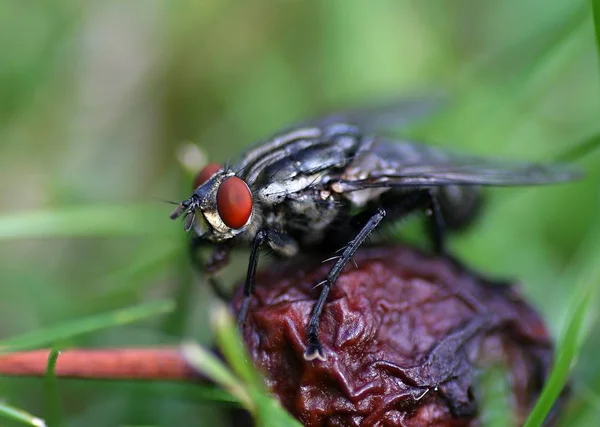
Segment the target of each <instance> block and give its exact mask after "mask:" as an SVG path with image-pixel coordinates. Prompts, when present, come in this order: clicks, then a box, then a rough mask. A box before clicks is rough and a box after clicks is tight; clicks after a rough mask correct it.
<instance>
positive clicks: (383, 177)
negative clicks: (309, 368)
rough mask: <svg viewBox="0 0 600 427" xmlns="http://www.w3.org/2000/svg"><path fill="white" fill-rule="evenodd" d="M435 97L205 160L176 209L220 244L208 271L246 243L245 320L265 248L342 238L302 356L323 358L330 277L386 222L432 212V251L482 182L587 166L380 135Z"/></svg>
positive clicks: (292, 248) (522, 181)
mask: <svg viewBox="0 0 600 427" xmlns="http://www.w3.org/2000/svg"><path fill="white" fill-rule="evenodd" d="M434 105H435V103H432V102H431V101H430V100H419V99H409V100H405V101H402V102H400V103H397V104H395V105H392V106H385V107H379V108H372V109H366V110H355V111H348V112H345V113H340V114H335V115H332V116H328V117H325V118H322V119H317V120H314V121H312V122H308V123H305V124H302V125H299V126H296V127H292V128H290V129H288V130H286V131H283V132H280V133H278V134H276V135H274V136H273V137H271V138H269V139H267V140H265V141H263V142H262V143H259V144H257V145H255V146H254V147H252V148H250V149H249V150H248V151H246V153H244V154H243V155H242V156H241V159H240V160H239V161H238V162H237V163H236V164H234V165H232V166H221V165H218V164H209V165H207V166H206V167H204V169H202V170H201V171H200V172H199V173H198V175H197V176H196V179H195V180H194V192H193V193H192V195H191V196H190V197H189V198H188V199H186V200H184V201H182V202H181V203H180V204H179V205H178V207H177V208H176V209H175V210H174V211H173V213H172V214H171V218H172V219H175V218H178V217H180V216H183V217H184V224H185V229H186V230H187V231H190V230H191V231H192V232H193V234H194V239H193V243H192V244H193V245H194V247H196V246H198V245H203V244H209V245H214V248H215V249H214V252H213V256H212V257H211V259H210V261H209V262H208V263H207V265H205V266H204V271H205V272H207V273H208V274H209V280H211V281H214V280H215V278H214V274H215V273H216V272H217V271H218V270H220V269H221V268H222V267H224V266H225V265H226V264H227V262H228V254H229V251H230V250H231V249H232V248H233V247H234V246H239V245H247V246H248V245H249V246H250V257H249V263H248V271H247V275H246V280H245V284H244V297H243V300H242V304H241V306H240V310H239V317H238V322H239V323H240V324H242V323H243V322H244V320H245V318H246V315H247V312H248V307H249V304H250V301H251V297H252V294H253V290H254V277H255V273H256V267H257V264H258V258H259V253H260V249H261V248H263V247H269V248H270V249H271V250H272V251H273V252H274V253H275V254H277V255H279V256H283V257H293V256H295V255H297V254H298V253H300V252H301V251H312V252H314V251H321V252H323V253H324V254H325V253H327V252H329V253H330V255H331V253H334V252H335V250H334V249H335V248H339V247H342V248H343V250H342V251H341V253H339V252H338V253H337V256H334V257H333V258H332V259H334V260H335V263H334V264H333V266H332V268H331V270H330V271H329V273H328V274H327V276H326V277H324V278H323V280H322V281H321V282H320V283H315V285H319V286H320V287H321V293H320V295H319V298H318V299H317V301H316V303H315V304H314V307H313V310H312V314H311V317H310V319H309V322H308V328H307V337H308V338H307V347H306V351H305V354H304V357H305V359H306V360H314V359H319V360H325V353H324V351H323V347H322V345H321V342H320V341H319V337H318V335H319V334H318V333H319V319H320V316H321V312H322V310H323V307H324V305H325V302H326V300H327V296H328V294H329V291H330V289H331V286H333V285H334V284H335V282H336V280H337V278H338V276H339V275H340V273H341V272H342V270H343V268H344V266H345V265H346V264H347V263H348V261H349V260H350V259H351V257H352V255H353V254H354V253H355V252H356V250H357V249H358V248H359V247H360V246H361V245H362V244H363V242H364V241H365V239H366V238H367V237H368V236H369V235H370V234H371V233H372V232H373V230H375V229H376V228H378V227H379V226H380V224H381V223H388V222H391V221H393V220H396V219H399V218H402V217H404V216H406V215H408V214H410V213H412V212H414V211H418V210H425V211H426V212H427V213H428V221H427V224H428V231H429V234H430V237H431V241H432V244H433V249H434V251H435V252H436V253H437V254H444V253H445V247H444V242H445V232H446V230H447V229H455V228H458V227H462V226H464V225H467V224H468V223H469V221H470V220H471V219H472V217H473V216H475V214H476V213H477V211H478V208H479V205H480V203H479V202H480V187H482V186H516V185H542V184H553V183H560V182H566V181H571V180H574V179H576V178H578V177H579V176H580V174H579V173H577V172H576V171H573V170H572V169H570V168H568V167H566V166H563V165H542V164H533V163H518V162H505V161H500V160H496V159H488V158H480V157H475V156H469V155H461V154H456V153H452V152H450V151H446V150H442V149H439V148H434V147H431V146H428V145H425V144H421V143H417V142H414V141H409V140H401V139H400V140H398V139H390V138H386V137H383V136H381V135H378V134H377V133H376V130H377V129H379V128H383V127H390V125H392V126H397V125H398V124H403V123H404V122H409V121H411V120H414V119H416V118H418V117H421V116H423V115H425V114H428V113H429V112H430V111H431V110H432V108H433V106H434Z"/></svg>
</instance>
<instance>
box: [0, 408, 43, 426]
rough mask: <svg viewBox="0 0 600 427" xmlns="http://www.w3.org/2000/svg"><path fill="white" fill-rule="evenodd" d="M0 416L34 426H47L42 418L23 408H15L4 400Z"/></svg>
mask: <svg viewBox="0 0 600 427" xmlns="http://www.w3.org/2000/svg"><path fill="white" fill-rule="evenodd" d="M0 416H2V417H4V418H6V419H9V420H13V421H17V422H20V423H23V424H27V425H30V426H34V427H46V423H45V422H44V420H42V419H41V418H38V417H36V416H33V415H31V414H29V413H27V412H25V411H23V410H21V409H17V408H14V407H12V406H10V405H7V404H6V403H3V402H0Z"/></svg>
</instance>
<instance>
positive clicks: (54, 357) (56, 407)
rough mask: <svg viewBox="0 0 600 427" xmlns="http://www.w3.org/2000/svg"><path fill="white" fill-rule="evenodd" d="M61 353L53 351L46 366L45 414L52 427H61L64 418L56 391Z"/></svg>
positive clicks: (56, 350)
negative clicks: (57, 367)
mask: <svg viewBox="0 0 600 427" xmlns="http://www.w3.org/2000/svg"><path fill="white" fill-rule="evenodd" d="M59 356H60V351H59V350H58V349H54V348H53V349H52V350H51V351H50V354H49V355H48V363H47V365H46V376H45V379H44V394H45V399H44V414H45V416H46V420H48V424H49V425H50V426H52V427H59V426H61V425H62V417H61V410H60V399H59V397H58V392H57V390H56V375H55V373H56V362H58V357H59Z"/></svg>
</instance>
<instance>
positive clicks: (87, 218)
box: [0, 205, 174, 239]
mask: <svg viewBox="0 0 600 427" xmlns="http://www.w3.org/2000/svg"><path fill="white" fill-rule="evenodd" d="M167 220H168V209H164V210H161V209H157V208H156V206H143V205H129V206H120V205H85V206H71V207H63V208H60V209H54V210H36V211H29V212H20V213H12V214H5V215H2V216H0V239H22V238H40V237H90V236H92V237H94V236H101V237H106V236H128V235H133V236H148V235H157V234H163V235H164V234H166V233H168V232H169V231H172V230H174V228H170V227H167V226H164V224H168V222H165V221H167ZM161 225H163V226H161Z"/></svg>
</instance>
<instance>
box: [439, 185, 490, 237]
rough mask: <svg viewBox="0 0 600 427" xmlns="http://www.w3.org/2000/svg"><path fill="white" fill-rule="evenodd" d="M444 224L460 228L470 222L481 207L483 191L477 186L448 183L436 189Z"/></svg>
mask: <svg viewBox="0 0 600 427" xmlns="http://www.w3.org/2000/svg"><path fill="white" fill-rule="evenodd" d="M436 192H437V194H438V203H439V205H440V210H441V214H442V217H443V218H444V224H445V226H446V227H447V228H448V229H451V230H455V231H457V230H461V229H463V228H465V227H467V226H468V225H469V224H471V223H472V222H473V221H474V220H475V219H476V218H477V216H478V215H479V213H480V212H481V209H482V207H483V199H484V197H483V191H482V189H481V187H477V186H459V185H448V186H445V187H439V188H437V189H436Z"/></svg>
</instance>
